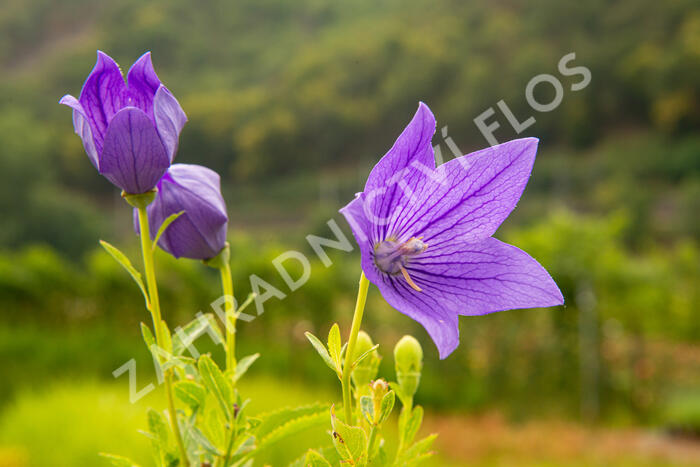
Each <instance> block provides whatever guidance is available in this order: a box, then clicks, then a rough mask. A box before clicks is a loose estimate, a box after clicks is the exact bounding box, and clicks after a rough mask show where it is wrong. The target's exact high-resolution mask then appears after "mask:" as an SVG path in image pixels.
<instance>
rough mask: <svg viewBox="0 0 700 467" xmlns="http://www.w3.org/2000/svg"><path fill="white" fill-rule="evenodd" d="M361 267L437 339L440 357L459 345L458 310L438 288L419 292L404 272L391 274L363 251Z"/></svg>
mask: <svg viewBox="0 0 700 467" xmlns="http://www.w3.org/2000/svg"><path fill="white" fill-rule="evenodd" d="M362 270H363V271H364V273H365V275H366V276H367V279H369V281H370V282H372V283H373V284H374V285H376V286H377V287H378V288H379V291H380V292H381V293H382V297H384V300H386V301H387V303H389V305H391V306H392V307H394V308H395V309H396V310H398V311H400V312H401V313H403V314H404V315H406V316H408V317H409V318H411V319H413V320H415V321H417V322H418V323H420V324H421V325H422V326H423V327H424V328H425V330H426V331H427V332H428V334H429V335H430V337H431V339H433V342H435V345H436V346H437V348H438V351H439V353H440V358H441V359H443V358H445V357H447V356H448V355H450V354H451V353H452V352H453V351H454V349H456V348H457V346H458V345H459V322H458V314H457V313H456V312H455V311H454V310H452V309H450V308H448V307H446V306H445V304H444V303H443V301H442V297H441V296H440V294H436V293H435V292H436V289H435V288H433V287H431V288H430V289H427V288H426V289H423V292H417V291H415V290H413V289H412V288H411V287H410V286H409V285H408V283H407V282H406V280H405V279H404V278H403V276H401V275H398V276H389V275H387V274H384V273H382V272H380V271H379V270H378V269H377V268H376V266H375V265H374V261H373V259H372V257H371V256H369V255H364V254H363V255H362ZM414 280H415V278H414Z"/></svg>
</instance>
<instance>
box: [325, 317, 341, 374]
mask: <svg viewBox="0 0 700 467" xmlns="http://www.w3.org/2000/svg"><path fill="white" fill-rule="evenodd" d="M342 347H343V343H342V341H341V339H340V327H339V326H338V323H335V324H333V326H331V330H330V331H329V332H328V353H329V354H330V356H331V360H332V361H333V362H334V363H335V367H336V368H340V367H341V363H340V362H341V360H340V353H341V351H342V350H341V349H342Z"/></svg>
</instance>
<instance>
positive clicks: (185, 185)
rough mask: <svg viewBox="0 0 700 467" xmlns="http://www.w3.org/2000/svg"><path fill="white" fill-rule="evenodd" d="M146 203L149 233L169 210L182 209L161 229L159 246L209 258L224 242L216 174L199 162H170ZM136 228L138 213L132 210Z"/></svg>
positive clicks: (225, 219) (223, 218)
mask: <svg viewBox="0 0 700 467" xmlns="http://www.w3.org/2000/svg"><path fill="white" fill-rule="evenodd" d="M157 188H158V194H157V195H156V197H155V199H154V200H153V202H152V203H151V204H149V205H148V207H147V211H148V222H149V224H150V227H151V236H152V237H155V234H156V232H158V229H159V228H160V226H161V224H163V222H164V221H165V220H166V219H167V218H168V217H169V216H171V215H172V214H177V213H179V212H181V211H184V213H183V214H182V215H180V216H179V217H178V218H177V219H175V221H173V223H172V224H170V225H169V226H168V227H167V228H166V229H165V232H163V235H162V236H161V237H160V240H158V246H160V247H161V248H162V249H163V250H165V251H167V252H168V253H170V254H171V255H173V256H174V257H176V258H180V257H185V258H192V259H202V260H204V259H210V258H213V257H215V256H216V255H218V254H219V253H220V252H221V250H222V249H223V248H224V246H225V245H226V229H227V227H228V215H227V214H226V203H224V198H223V197H222V196H221V182H220V179H219V175H218V174H217V173H216V172H214V171H213V170H211V169H208V168H206V167H202V166H201V165H191V164H173V165H171V166H170V168H169V169H168V171H167V172H166V173H165V175H163V178H161V179H160V181H159V182H158V185H157ZM134 223H135V225H136V229H137V230H138V217H137V216H136V210H134Z"/></svg>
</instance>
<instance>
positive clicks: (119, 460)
mask: <svg viewBox="0 0 700 467" xmlns="http://www.w3.org/2000/svg"><path fill="white" fill-rule="evenodd" d="M99 456H100V457H104V458H105V459H107V460H108V461H109V462H110V463H111V464H112V465H113V466H114V467H139V465H138V464H137V463H136V462H134V461H132V460H131V459H129V458H127V457H124V456H118V455H116V454H107V453H104V452H101V453H100V454H99Z"/></svg>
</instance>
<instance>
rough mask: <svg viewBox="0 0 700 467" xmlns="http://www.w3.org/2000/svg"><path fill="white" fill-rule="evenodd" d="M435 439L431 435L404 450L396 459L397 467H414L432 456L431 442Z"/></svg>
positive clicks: (434, 436)
mask: <svg viewBox="0 0 700 467" xmlns="http://www.w3.org/2000/svg"><path fill="white" fill-rule="evenodd" d="M435 438H437V435H435V434H433V435H430V436H427V437H425V438H423V439H422V440H420V441H417V442H416V443H415V444H413V445H412V446H411V447H409V448H408V449H406V450H404V451H403V453H401V456H399V458H398V459H396V464H395V465H397V466H402V467H403V466H414V465H418V464H419V463H421V462H422V461H424V460H426V459H427V458H429V457H430V456H432V455H433V454H434V452H433V451H432V447H433V442H434V441H435Z"/></svg>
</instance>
